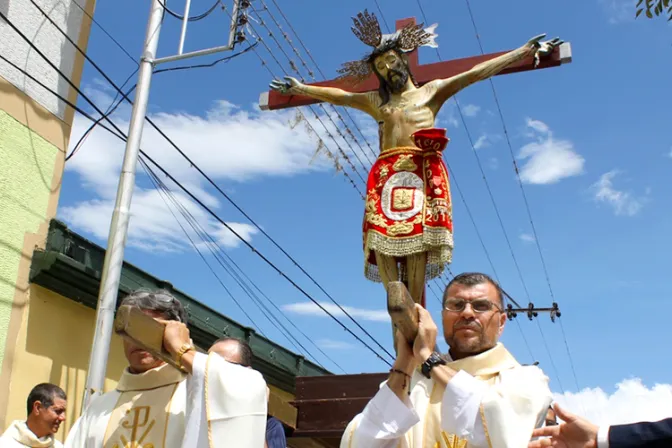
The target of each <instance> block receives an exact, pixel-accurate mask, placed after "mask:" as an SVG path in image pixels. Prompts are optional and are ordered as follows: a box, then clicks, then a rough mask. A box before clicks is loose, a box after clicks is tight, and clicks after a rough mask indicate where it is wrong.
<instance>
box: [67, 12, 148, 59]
mask: <svg viewBox="0 0 672 448" xmlns="http://www.w3.org/2000/svg"><path fill="white" fill-rule="evenodd" d="M71 3H73V4H74V5H75V6H77V8H79V9H80V10H81V11H82V12H83V13H84V15H86V16H87V17H88V18H89V19H90V20H91V21H92V22H93V23H95V24H96V25H97V26H98V28H100V29H101V31H102V32H103V33H105V35H107V37H109V38H110V39H111V40H112V42H114V43H115V44H116V45H117V47H119V49H121V51H123V52H124V54H125V55H126V56H128V58H129V59H130V60H131V61H133V63H134V64H135V65H138V66H139V64H138V61H136V59H135V58H134V57H133V56H131V54H130V53H129V52H128V51H127V50H126V49H125V48H124V46H123V45H121V44H120V43H119V41H117V39H115V38H114V37H113V36H112V35H111V34H110V33H109V32H108V31H107V30H106V29H105V27H103V25H101V24H100V22H98V21H97V20H96V19H94V18H93V16H92V15H91V14H89V12H88V11H87V10H86V9H85V8H84V7H82V6H81V5H80V4H79V3H78V1H77V0H73V1H72V2H71Z"/></svg>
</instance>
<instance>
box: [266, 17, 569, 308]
mask: <svg viewBox="0 0 672 448" xmlns="http://www.w3.org/2000/svg"><path fill="white" fill-rule="evenodd" d="M404 22H405V23H404ZM413 23H414V20H413ZM407 24H408V20H405V21H399V22H397V26H398V29H399V27H400V25H401V26H406V25H407ZM543 37H544V35H540V36H537V37H534V38H532V39H530V40H529V41H528V42H527V43H525V44H524V45H523V46H521V47H520V48H518V49H516V50H513V51H509V52H506V53H503V54H500V55H498V56H496V57H492V58H489V59H488V58H487V56H486V57H483V59H485V60H484V61H483V62H481V63H479V64H476V65H475V66H473V67H471V68H469V69H468V70H466V71H463V72H460V73H457V74H454V75H452V76H450V77H446V78H440V77H437V79H432V80H428V82H426V83H424V84H423V85H417V84H416V82H415V80H414V78H413V72H412V68H411V65H416V66H417V52H416V51H414V52H413V53H411V54H410V55H408V54H406V53H404V52H402V51H399V49H397V48H391V49H388V50H386V51H381V52H379V53H375V52H374V53H373V56H372V57H371V58H370V59H369V63H370V65H371V68H372V71H373V73H374V74H375V76H376V78H377V79H378V83H379V85H378V89H377V90H370V91H363V92H357V91H350V90H344V89H341V88H338V87H330V86H324V85H307V84H303V83H301V82H299V81H298V80H296V79H294V78H291V77H287V78H286V82H282V81H278V80H274V81H273V82H272V83H271V89H272V90H273V91H275V92H277V93H279V94H281V95H291V96H292V97H291V98H292V99H294V98H311V99H312V100H314V102H315V101H317V102H328V103H331V104H334V105H338V106H346V107H352V108H355V109H358V110H360V111H362V112H365V113H366V114H368V115H370V116H371V117H372V118H373V119H374V120H376V122H377V123H378V124H379V126H380V127H381V129H380V131H381V132H380V138H381V141H380V148H381V152H385V151H386V150H391V149H394V148H408V147H415V146H416V142H415V141H414V136H413V134H414V133H416V132H417V131H420V130H425V129H431V128H433V127H434V124H435V121H436V117H437V115H438V113H439V111H440V110H441V107H442V106H443V105H444V104H445V102H446V101H447V100H448V99H450V98H451V97H452V96H453V95H455V94H456V93H457V92H459V91H460V90H462V89H464V88H465V87H467V86H469V85H471V84H473V83H476V82H478V81H482V80H485V79H488V78H490V77H492V76H494V75H497V74H499V73H501V72H502V71H504V70H506V69H507V68H511V67H513V66H515V65H516V64H518V65H519V66H520V64H521V62H523V61H526V63H527V64H528V65H531V66H536V65H537V64H543V63H544V61H545V60H547V59H548V58H549V57H551V56H553V55H554V53H555V56H556V58H557V56H558V55H557V53H558V51H559V49H558V50H556V49H557V48H558V47H559V46H560V45H562V44H563V42H562V41H560V40H559V39H554V40H552V41H548V42H541V39H542V38H543ZM567 50H568V49H567ZM488 56H489V55H488ZM528 69H532V67H529V68H528ZM367 84H368V83H367ZM275 92H272V93H275ZM303 102H304V103H305V100H304V101H303ZM280 107H282V106H280ZM289 107H291V105H290V106H289ZM441 163H442V162H441ZM374 168H375V166H374ZM446 188H448V187H446ZM448 202H449V199H448ZM448 207H450V204H448ZM448 212H449V213H450V210H448ZM450 222H451V224H450V237H451V241H450V250H451V251H452V218H451V221H450ZM373 251H374V253H375V260H376V264H377V266H378V273H379V275H380V279H381V280H382V282H383V283H384V284H385V285H387V283H388V282H389V281H396V280H398V279H399V277H400V275H399V274H400V272H399V266H398V261H399V260H398V258H399V257H395V256H390V255H388V254H384V253H381V251H376V250H375V249H374V250H373ZM426 265H427V253H426V251H422V250H419V251H416V252H415V253H412V254H409V255H407V256H406V260H405V267H406V276H407V285H408V288H409V292H410V294H411V296H412V297H413V300H414V301H415V302H416V303H422V302H424V300H423V296H424V289H425V278H426ZM423 305H424V303H423Z"/></svg>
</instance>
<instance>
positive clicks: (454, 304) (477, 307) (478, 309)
mask: <svg viewBox="0 0 672 448" xmlns="http://www.w3.org/2000/svg"><path fill="white" fill-rule="evenodd" d="M467 304H470V305H471V309H472V310H474V313H486V312H488V311H490V310H491V309H492V308H493V307H494V308H497V310H498V311H501V308H499V306H497V305H495V304H494V303H492V302H491V301H489V300H488V299H476V300H462V299H455V300H451V299H449V300H446V303H445V305H444V306H443V308H444V309H445V310H447V311H452V312H455V313H461V312H462V311H464V309H465V308H466V307H467Z"/></svg>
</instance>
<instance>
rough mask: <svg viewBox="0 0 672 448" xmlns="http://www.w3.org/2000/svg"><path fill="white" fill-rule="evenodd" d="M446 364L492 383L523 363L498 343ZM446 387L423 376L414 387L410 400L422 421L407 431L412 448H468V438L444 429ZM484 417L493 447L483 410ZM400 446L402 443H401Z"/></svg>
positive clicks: (482, 415) (486, 430)
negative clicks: (485, 349) (481, 351)
mask: <svg viewBox="0 0 672 448" xmlns="http://www.w3.org/2000/svg"><path fill="white" fill-rule="evenodd" d="M447 365H448V367H450V368H451V369H453V370H455V371H456V372H459V371H460V370H464V371H465V372H467V373H469V374H470V375H472V376H474V377H475V378H477V379H479V380H481V381H484V382H485V383H487V384H489V385H492V384H495V383H496V382H497V380H498V377H499V374H500V372H502V371H504V370H508V369H511V368H514V367H517V366H520V364H518V362H517V361H516V360H515V359H514V358H513V356H512V355H511V354H510V353H509V352H508V350H506V348H504V346H503V345H501V344H497V346H495V347H494V348H493V349H491V350H488V351H487V352H485V353H481V354H480V355H476V356H470V357H468V358H464V359H461V360H458V361H451V362H449V363H448V364H447ZM445 390H446V388H445V386H441V385H439V384H437V383H435V382H434V381H432V380H430V379H427V378H424V377H421V379H419V380H418V382H417V383H416V385H415V386H414V387H413V389H412V391H411V401H412V402H413V404H414V406H415V409H416V411H417V412H418V415H419V416H420V418H421V421H420V422H419V423H418V424H417V425H415V426H414V427H413V429H411V431H409V432H408V433H407V434H406V443H407V444H408V446H409V447H413V448H419V447H422V448H468V444H467V441H466V440H465V439H461V438H459V437H458V436H456V435H455V434H446V432H445V431H443V430H442V429H441V411H442V409H441V406H442V400H443V396H444V392H445ZM481 419H482V422H483V427H484V428H485V433H486V438H487V439H488V444H489V446H490V447H492V446H493V445H492V442H491V441H490V437H489V434H488V426H487V423H486V418H485V415H484V413H483V412H481ZM400 446H403V445H401V444H400Z"/></svg>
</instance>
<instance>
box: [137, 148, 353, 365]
mask: <svg viewBox="0 0 672 448" xmlns="http://www.w3.org/2000/svg"><path fill="white" fill-rule="evenodd" d="M140 162H141V164H142V167H143V169H144V170H145V172H146V173H147V174H148V176H149V177H150V179H151V180H152V183H153V184H154V186H155V188H156V189H157V191H159V194H161V195H162V199H163V200H164V202H165V204H166V206H167V207H168V210H169V211H170V213H171V215H173V217H174V218H175V221H176V222H177V223H178V225H179V226H180V228H181V229H182V231H183V232H184V234H185V236H186V237H187V239H189V241H190V243H191V244H192V246H193V248H194V249H195V250H196V252H197V253H198V254H199V256H200V257H201V259H202V260H203V262H204V263H205V264H206V265H207V266H208V268H209V269H210V271H211V272H212V274H213V275H214V276H215V277H216V278H217V280H218V281H219V283H220V284H221V285H222V287H223V288H224V290H225V291H226V292H227V293H228V294H229V296H231V298H232V299H233V301H234V302H235V303H236V305H238V307H239V308H240V309H241V311H243V313H244V314H245V315H246V316H247V318H248V319H249V320H250V322H252V324H253V325H254V326H255V327H256V328H257V329H258V331H259V332H260V333H261V334H262V335H263V336H265V335H264V333H263V332H262V331H261V329H260V327H259V326H258V325H256V324H255V323H254V320H252V318H251V317H250V316H249V315H248V314H247V312H246V311H245V310H244V309H243V308H242V307H241V306H240V304H239V302H238V301H237V300H236V299H235V297H234V296H233V294H231V292H230V290H229V289H228V288H227V287H226V286H225V285H224V283H223V281H222V280H221V278H220V277H219V276H218V275H217V273H216V272H215V271H214V269H213V268H212V266H211V265H210V264H209V263H208V261H207V259H206V258H205V257H204V256H203V254H202V253H201V251H200V250H199V249H198V247H197V245H196V244H195V243H194V242H193V240H192V239H191V237H190V235H189V233H188V232H187V231H186V229H185V228H184V227H183V226H182V224H181V223H180V220H179V219H178V218H177V216H176V215H175V213H173V211H172V210H171V209H170V204H169V203H168V202H167V200H166V199H165V198H164V195H165V197H167V198H168V199H169V200H170V201H171V202H172V203H173V204H174V205H175V206H176V208H177V209H178V210H179V212H180V214H181V215H182V217H183V218H184V219H185V220H186V221H187V223H188V224H189V226H190V227H191V228H192V230H193V231H194V232H195V233H196V234H197V235H198V236H199V238H201V240H202V241H203V242H204V243H205V244H206V246H207V247H208V249H209V250H210V253H211V254H212V256H213V257H214V258H215V260H216V261H217V262H218V263H219V265H220V266H221V267H222V268H223V269H224V270H225V271H226V272H227V274H229V275H230V276H231V277H232V278H233V279H234V281H235V282H236V283H237V284H238V286H239V287H240V288H241V289H242V290H243V291H244V292H245V293H246V295H247V296H248V297H249V298H250V299H251V300H252V302H253V303H254V304H255V305H256V306H257V308H258V309H259V310H260V311H261V313H262V314H263V315H264V317H265V318H266V319H267V320H268V321H269V322H270V323H271V325H273V326H274V327H275V328H276V329H277V330H278V331H279V332H280V333H281V334H283V336H285V338H286V339H287V341H288V342H289V343H290V344H292V345H293V346H294V347H295V348H296V349H297V351H299V352H301V350H303V353H306V354H307V355H308V356H310V357H311V358H313V360H315V362H316V363H317V364H318V365H320V367H322V368H324V366H323V365H322V364H320V362H319V361H318V360H317V358H316V357H315V355H313V354H312V353H311V352H310V350H308V349H307V348H306V347H305V346H304V345H303V344H301V342H300V341H299V340H298V339H297V338H296V337H294V335H292V333H291V332H290V331H289V330H288V329H287V328H286V327H285V326H284V325H283V324H282V322H280V321H279V320H278V319H277V318H276V317H275V316H274V315H273V313H271V311H270V310H269V309H268V308H267V307H266V306H265V305H264V304H263V303H262V302H261V300H260V299H259V297H257V296H256V294H254V292H253V291H251V290H250V289H249V286H247V285H246V284H245V282H244V280H242V279H241V278H240V276H239V275H238V274H237V273H236V271H235V270H234V269H233V268H232V267H231V265H230V264H229V263H227V261H226V260H224V259H223V258H222V255H224V256H225V257H226V258H227V259H228V260H229V262H232V263H233V264H235V262H234V261H233V259H231V257H229V256H228V255H227V254H226V252H224V251H223V250H222V248H221V246H220V245H219V243H217V241H216V240H215V239H214V238H212V236H211V235H209V234H208V233H207V232H206V231H205V229H203V227H202V226H201V225H200V224H199V223H198V221H197V220H196V218H195V217H194V216H193V215H192V214H191V212H189V210H188V209H187V208H186V207H185V206H184V205H183V204H182V203H180V201H179V199H177V198H176V197H175V195H174V194H173V193H172V191H170V189H169V188H168V187H167V186H166V185H165V183H163V181H161V179H160V178H159V177H158V176H157V174H156V173H155V172H154V171H153V170H152V169H151V168H150V167H149V166H148V165H147V164H146V162H145V161H144V160H143V159H140ZM213 245H214V246H215V247H216V248H217V251H215V250H214V249H213V247H212V246H213ZM236 267H238V266H237V265H236ZM238 269H239V270H240V267H238ZM241 272H243V271H242V270H241ZM243 273H244V272H243ZM246 277H247V276H246ZM247 279H248V280H249V281H250V282H251V280H250V279H249V277H247ZM266 299H267V300H268V301H269V303H271V305H273V306H274V307H275V308H276V310H277V311H279V312H280V314H281V315H282V316H283V317H285V319H287V320H288V322H290V324H292V325H294V323H293V322H292V321H291V320H289V319H288V318H287V316H286V315H285V314H284V313H283V312H282V310H280V308H278V307H277V305H275V303H273V302H272V301H271V300H270V299H269V298H268V297H266ZM274 320H275V321H274ZM276 322H277V323H276ZM294 327H295V328H297V327H296V326H295V325H294ZM297 330H298V328H297ZM299 331H300V330H299ZM300 332H301V331H300ZM301 334H302V335H303V336H304V337H305V338H306V339H307V340H309V341H311V342H312V340H311V339H310V338H308V337H307V336H306V335H305V334H304V333H303V332H301ZM297 344H298V346H297ZM313 345H315V347H316V348H318V350H320V349H319V347H317V345H316V344H313ZM299 347H301V348H299ZM320 352H322V351H321V350H320ZM322 354H323V355H324V356H325V357H326V358H327V359H329V360H330V361H331V362H332V363H333V364H335V365H336V366H337V367H338V368H339V369H341V370H343V368H342V367H341V366H340V365H338V363H336V362H335V361H334V360H333V359H331V358H330V357H329V356H328V355H327V354H326V353H324V352H322ZM343 372H344V373H345V371H344V370H343Z"/></svg>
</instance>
